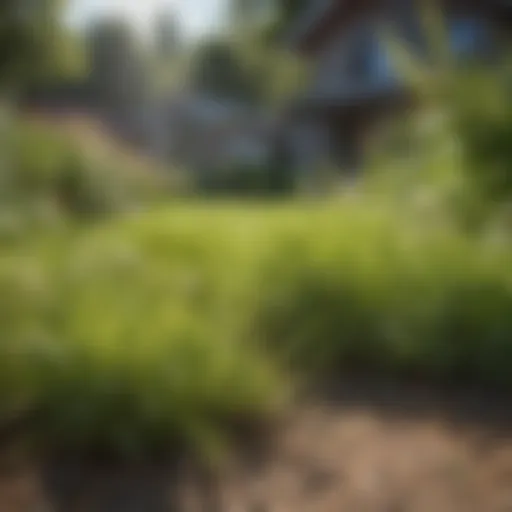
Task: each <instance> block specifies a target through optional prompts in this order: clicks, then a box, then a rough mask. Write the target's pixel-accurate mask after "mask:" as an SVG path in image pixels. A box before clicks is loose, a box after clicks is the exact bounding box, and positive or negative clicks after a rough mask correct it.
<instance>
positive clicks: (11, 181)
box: [0, 121, 172, 224]
mask: <svg viewBox="0 0 512 512" xmlns="http://www.w3.org/2000/svg"><path fill="white" fill-rule="evenodd" d="M2 145H3V149H4V151H3V155H4V161H3V162H2V163H3V165H2V168H1V175H0V177H1V180H2V191H1V196H0V206H1V209H2V215H3V216H4V217H5V216H7V217H12V216H13V215H14V216H18V219H19V222H22V223H27V222H29V224H30V223H32V222H33V221H36V220H37V221H38V222H40V223H43V224H44V223H45V222H46V221H52V222H55V221H63V220H64V221H65V220H72V219H75V220H77V219H92V218H98V217H100V216H102V215H104V214H107V213H112V212H118V211H124V210H127V209H133V208H134V207H138V206H139V205H143V204H144V203H148V202H150V201H155V200H158V199H159V198H160V197H163V196H164V195H168V194H169V193H170V192H171V190H172V187H171V181H170V180H167V179H166V178H165V176H164V175H163V174H161V173H160V172H155V170H154V169H151V168H149V167H145V166H138V165H137V164H136V163H134V161H133V160H132V159H131V158H129V157H123V155H122V154H121V153H119V152H118V151H116V150H114V148H109V146H108V144H106V145H104V147H101V146H98V141H95V140H85V138H84V136H83V135H80V136H79V137H78V138H77V137H75V136H73V135H72V134H71V133H70V132H67V131H66V128H65V127H59V126H58V125H52V124H51V123H50V122H44V121H42V122H41V121H17V122H14V124H13V125H12V126H10V130H9V133H8V134H7V135H6V136H5V138H4V140H3V141H2ZM21 219H23V221H22V220H21ZM29 219H32V220H30V221H29Z"/></svg>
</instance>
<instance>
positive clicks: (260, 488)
mask: <svg viewBox="0 0 512 512" xmlns="http://www.w3.org/2000/svg"><path fill="white" fill-rule="evenodd" d="M331 391H332V390H331ZM510 413H511V411H510V407H509V406H508V401H506V400H505V399H504V398H503V400H502V399H499V398H498V397H497V396H496V395H495V394H492V395H485V394H479V393H468V392H464V393H448V392H445V391H440V390H438V391H437V392H433V391H432V390H429V389H425V388H420V387H410V386H409V387H405V388H404V387H400V386H395V385H390V384H389V383H388V384H385V383H382V382H380V383H377V382H375V383H373V384H372V383H368V381H365V382H354V381H351V383H350V382H347V383H345V384H344V385H341V386H340V387H339V389H337V390H334V392H332V393H329V394H328V395H325V394H324V395H323V396H322V397H319V396H315V397H313V398H311V399H310V400H308V402H307V403H303V404H302V405H300V406H299V407H297V409H296V410H295V412H293V414H291V415H290V417H289V418H288V420H287V422H286V424H285V425H283V426H282V428H281V429H279V431H277V432H276V435H275V437H274V439H273V442H272V444H271V446H270V448H269V450H267V451H266V452H264V451H261V452H259V453H254V452H253V453H251V454H250V456H244V457H239V458H238V459H237V460H235V461H232V463H231V464H230V466H229V468H228V469H226V470H225V471H224V472H223V474H219V475H217V476H216V479H215V480H214V479H212V478H209V477H208V475H205V474H201V473H199V472H198V471H197V469H196V468H194V467H193V466H192V465H190V464H184V463H182V464H179V465H178V466H174V467H172V468H170V467H164V466H156V465H153V466H151V465H139V466H132V467H108V466H106V465H91V466H84V465H80V464H75V465H71V466H69V467H61V468H60V474H59V476H58V478H57V480H53V482H51V481H50V480H49V479H48V474H47V472H43V471H41V470H39V471H38V470H37V469H35V468H37V466H36V465H34V464H29V463H24V464H18V465H16V464H14V465H10V466H9V464H7V465H5V466H6V468H5V469H4V470H2V472H1V478H0V511H1V512H44V511H53V510H55V511H57V512H59V511H63V512H75V511H76V512H117V511H119V512H167V511H177V512H317V511H318V512H330V511H333V512H340V511H345V510H346V511H350V512H402V511H403V512H432V511H435V512H459V511H460V512H472V511H474V512H506V511H512V428H511V425H512V422H511V421H510ZM43 477H44V478H43Z"/></svg>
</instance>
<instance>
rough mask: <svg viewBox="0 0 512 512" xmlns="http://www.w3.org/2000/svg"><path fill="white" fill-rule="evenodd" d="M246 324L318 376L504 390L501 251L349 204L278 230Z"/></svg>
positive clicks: (506, 350)
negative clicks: (377, 375) (255, 314)
mask: <svg viewBox="0 0 512 512" xmlns="http://www.w3.org/2000/svg"><path fill="white" fill-rule="evenodd" d="M275 245H276V246H275V248H274V251H273V252H272V254H273V256H272V257H271V258H270V262H269V264H268V267H267V269H266V272H265V273H264V277H263V278H262V279H263V282H264V283H265V284H264V291H263V292H262V293H261V295H260V298H261V305H262V309H261V311H260V315H261V316H260V317H259V320H258V324H259V326H260V328H261V329H262V330H261V335H262V336H263V337H264V339H266V340H267V342H268V345H269V347H273V348H277V349H278V353H280V354H281V356H282V357H285V358H286V359H287V360H289V361H291V362H292V363H294V364H296V365H298V366H299V367H300V368H310V369H314V370H317V371H319V372H320V373H321V374H322V375H325V374H326V373H329V371H331V372H336V371H339V370H340V369H351V370H354V369H357V368H359V369H364V370H368V369H373V370H376V371H384V372H391V373H392V374H395V375H396V374H405V375H415V376H418V375H421V376H423V377H427V378H433V379H436V380H437V379H459V378H465V379H470V380H472V381H473V382H474V381H479V382H484V383H494V384H497V383H498V384H507V385H510V383H511V381H510V376H509V372H508V370H507V369H506V367H507V365H506V363H504V361H505V360H507V358H509V357H510V355H511V351H512V345H511V344H510V341H509V340H510V335H511V333H512V322H511V320H510V317H509V315H508V314H506V313H505V312H506V311H510V310H511V309H510V308H511V307H512V288H511V283H512V281H511V277H512V275H511V267H510V264H509V263H507V261H509V259H510V247H509V246H508V245H506V246H505V247H503V246H500V247H498V246H495V247H493V246H492V245H490V244H489V243H487V242H483V241H481V240H478V239H472V238H469V237H466V236H465V235H462V234H461V233H459V232H457V230H454V229H452V228H450V227H445V228H440V227H439V226H438V225H436V226H429V225H428V224H422V223H420V222H419V221H418V220H409V221H408V220H404V213H403V211H399V210H396V209H394V208H392V207H390V206H386V205H385V204H384V205H383V204H380V205H379V204H378V203H376V204H373V205H372V204H371V203H370V202H369V201H366V200H354V201H353V202H351V203H348V204H346V205H345V206H343V207H337V208H333V209H332V210H331V212H330V213H329V212H326V213H324V214H323V215H321V216H315V215H311V219H308V220H307V221H306V222H305V223H304V225H303V226H302V227H301V228H300V229H299V230H295V231H291V232H287V233H283V232H281V233H280V236H279V240H275Z"/></svg>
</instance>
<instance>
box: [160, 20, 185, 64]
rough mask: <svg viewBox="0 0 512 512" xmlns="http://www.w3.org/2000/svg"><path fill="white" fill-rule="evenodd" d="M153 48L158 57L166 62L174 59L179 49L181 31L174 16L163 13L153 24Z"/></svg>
mask: <svg viewBox="0 0 512 512" xmlns="http://www.w3.org/2000/svg"><path fill="white" fill-rule="evenodd" d="M155 46H156V53H157V55H158V57H159V58H160V59H161V60H163V61H168V60H170V59H173V58H174V57H176V55H177V54H178V52H179V51H180V48H181V31H180V26H179V23H178V21H177V20H176V18H175V16H174V15H173V14H172V13H171V12H169V11H165V12H163V13H161V15H160V16H158V17H157V21H156V24H155Z"/></svg>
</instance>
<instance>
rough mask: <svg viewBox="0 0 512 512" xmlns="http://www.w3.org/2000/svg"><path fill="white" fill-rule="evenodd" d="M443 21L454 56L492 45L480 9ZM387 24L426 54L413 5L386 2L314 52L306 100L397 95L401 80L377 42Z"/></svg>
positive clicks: (456, 13) (465, 9)
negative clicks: (312, 69)
mask: <svg viewBox="0 0 512 512" xmlns="http://www.w3.org/2000/svg"><path fill="white" fill-rule="evenodd" d="M446 21H447V29H448V43H449V45H450V48H451V50H452V51H453V53H454V54H455V55H456V56H459V57H461V58H462V57H463V56H465V55H468V54H475V53H478V52H479V51H487V50H488V49H489V48H491V47H492V46H493V41H492V39H493V29H492V26H491V24H490V23H489V21H488V20H486V18H485V14H484V13H483V11H475V10H474V9H472V8H470V7H468V6H464V5H462V6H459V7H458V8H457V9H456V10H452V11H451V12H450V13H448V14H447V19H446ZM388 26H391V27H392V29H393V31H394V32H395V33H397V35H398V36H399V37H400V38H401V39H402V40H404V41H405V42H406V44H407V45H408V46H409V48H410V49H411V50H413V51H415V52H418V53H420V54H421V53H425V52H426V51H428V48H427V46H428V43H427V38H426V37H425V36H423V37H422V35H421V33H422V28H423V26H422V23H421V21H420V15H419V13H418V11H417V9H415V7H414V4H413V3H412V2H410V1H405V0H388V2H387V3H384V4H382V5H381V7H380V8H379V9H376V8H374V9H372V10H368V11H366V12H364V13H363V14H361V15H360V17H359V18H358V19H357V20H354V21H353V22H352V23H351V24H350V25H349V26H348V27H345V28H343V29H340V30H339V31H338V32H337V33H335V34H334V35H333V36H332V37H331V38H330V40H328V41H326V42H325V43H324V45H323V46H322V47H321V48H320V49H319V50H318V51H317V53H316V55H315V56H314V61H315V64H314V71H313V78H312V81H311V84H310V86H309V88H308V92H307V94H306V97H307V99H308V100H312V101H317V102H321V103H326V102H330V103H334V102H336V103H338V104H340V105H343V104H346V103H353V102H357V101H364V100H365V99H367V98H372V97H375V96H379V95H383V94H387V93H390V92H391V93H392V92H396V91H397V90H398V88H399V87H400V85H401V83H402V82H403V81H402V80H401V77H400V75H399V72H398V71H397V70H396V68H395V66H394V64H393V58H392V56H391V55H389V53H388V51H387V48H386V45H385V43H384V41H382V39H381V29H382V28H384V27H388Z"/></svg>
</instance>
